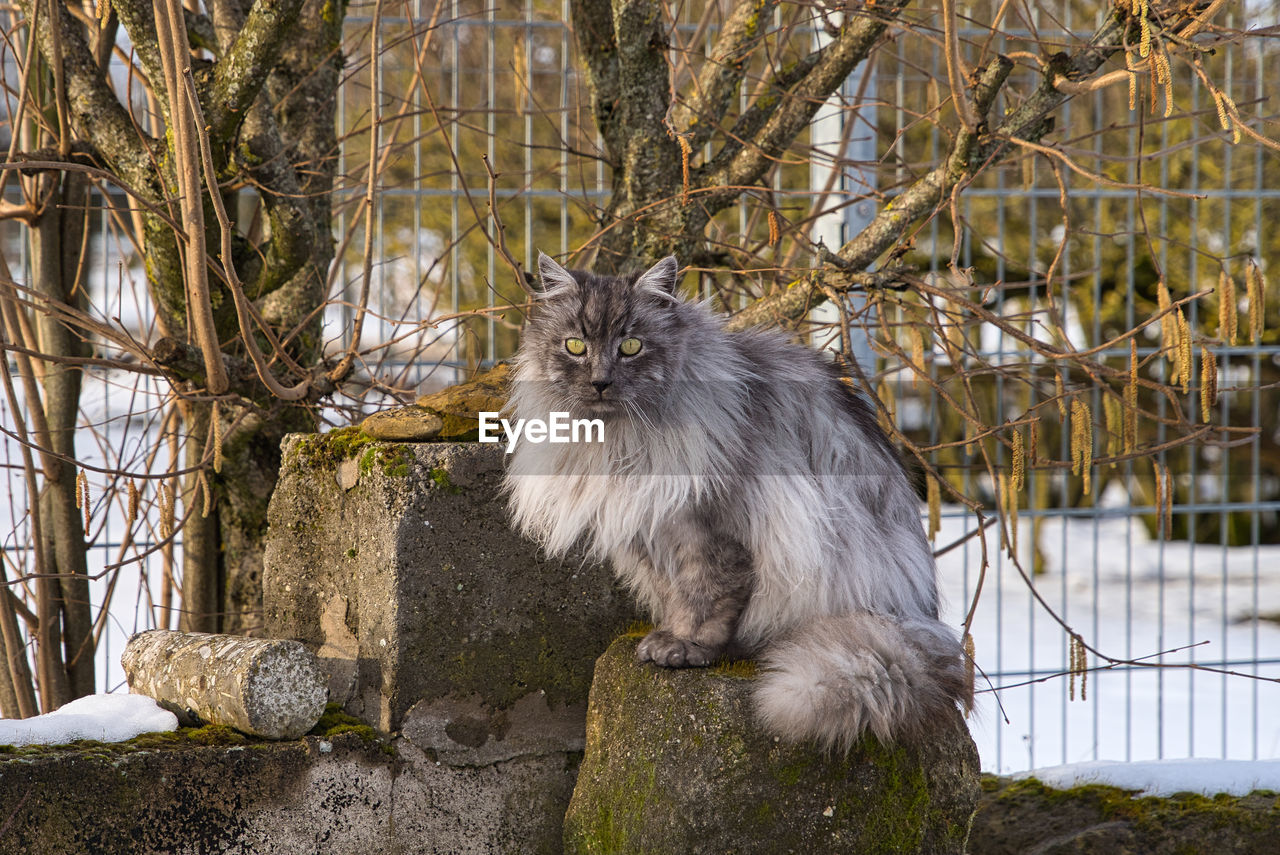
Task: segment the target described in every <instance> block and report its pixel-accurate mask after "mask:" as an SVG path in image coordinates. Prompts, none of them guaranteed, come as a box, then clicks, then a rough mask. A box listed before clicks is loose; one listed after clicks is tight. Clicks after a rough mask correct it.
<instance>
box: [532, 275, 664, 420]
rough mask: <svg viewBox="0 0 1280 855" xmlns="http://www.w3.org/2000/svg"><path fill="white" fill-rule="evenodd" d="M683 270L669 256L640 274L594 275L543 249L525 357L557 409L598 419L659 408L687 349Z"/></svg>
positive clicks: (642, 412)
mask: <svg viewBox="0 0 1280 855" xmlns="http://www.w3.org/2000/svg"><path fill="white" fill-rule="evenodd" d="M679 269H680V265H679V264H678V263H677V262H676V259H675V256H668V257H666V258H664V259H662V260H661V261H659V262H658V263H657V264H655V265H654V266H653V267H651V268H650V269H648V270H646V271H645V272H643V273H640V274H631V275H629V276H605V275H596V274H594V273H588V272H585V271H581V270H575V271H570V270H566V269H564V268H563V267H561V266H560V265H559V264H557V263H556V262H555V261H553V260H552V259H551V258H550V257H549V256H547V255H545V254H543V253H539V256H538V272H539V274H540V275H541V292H540V294H539V295H538V299H537V303H536V305H535V308H534V311H533V313H532V315H531V318H530V321H529V323H528V325H527V326H526V328H525V331H524V336H523V338H522V340H521V343H520V356H519V359H520V361H521V362H522V363H523V364H525V365H528V366H530V367H531V368H534V369H535V371H534V372H531V373H532V374H534V375H536V376H537V378H538V382H539V383H540V384H544V385H545V391H546V393H547V394H548V395H549V396H551V397H552V398H553V399H554V400H555V401H556V402H557V405H556V406H557V407H560V408H563V409H565V410H568V411H569V412H572V413H574V414H575V415H580V416H590V417H592V418H597V417H608V416H610V415H628V414H629V415H630V416H632V417H637V416H639V417H643V416H644V414H645V413H646V412H653V410H654V408H655V407H656V405H657V404H658V403H659V402H660V401H661V400H662V398H663V396H664V395H665V393H666V390H667V386H668V384H669V383H670V382H671V380H672V378H674V377H675V376H676V375H677V371H678V369H679V366H680V364H681V361H682V360H683V358H684V354H685V350H686V347H685V341H684V339H685V335H684V333H685V332H686V327H687V323H686V317H685V312H684V311H683V310H684V309H686V308H687V304H686V303H685V302H684V301H683V300H681V299H680V298H679V296H677V294H676V286H677V284H678V282H679V279H678V276H677V274H678V273H679Z"/></svg>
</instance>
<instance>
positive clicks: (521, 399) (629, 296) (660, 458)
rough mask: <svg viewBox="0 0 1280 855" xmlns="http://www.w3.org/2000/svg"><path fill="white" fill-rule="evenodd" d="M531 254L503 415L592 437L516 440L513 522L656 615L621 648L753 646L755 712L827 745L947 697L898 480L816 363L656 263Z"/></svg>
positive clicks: (867, 423) (899, 728)
mask: <svg viewBox="0 0 1280 855" xmlns="http://www.w3.org/2000/svg"><path fill="white" fill-rule="evenodd" d="M539 270H540V273H541V277H542V282H543V286H544V289H545V291H544V293H543V295H542V298H541V300H540V301H539V303H538V305H537V307H536V309H535V314H534V316H533V318H532V319H531V321H530V323H529V325H528V327H527V328H526V330H525V333H524V338H523V341H522V343H521V346H520V350H519V353H518V354H517V355H516V369H515V383H514V386H513V389H512V394H511V403H510V407H511V409H512V410H513V415H514V416H515V417H516V418H547V414H548V413H549V412H552V411H567V412H569V413H570V414H571V415H572V417H574V418H599V419H603V420H604V422H605V441H604V442H603V443H582V444H550V443H545V444H533V443H525V442H522V443H520V444H518V445H517V447H516V449H515V451H514V452H513V453H512V455H511V457H510V467H509V469H508V473H507V480H506V487H507V490H508V492H509V495H510V501H511V508H512V512H513V517H514V520H515V523H516V525H517V526H518V527H519V528H520V529H521V530H523V531H524V532H525V533H527V534H529V535H530V536H532V537H535V538H537V539H539V540H540V541H541V542H542V543H543V544H544V545H545V546H546V548H547V549H548V550H549V551H550V552H552V553H563V552H565V551H567V550H568V549H569V548H570V547H572V546H574V545H575V544H584V545H585V546H586V548H587V549H588V550H590V551H591V552H592V553H593V554H595V555H596V556H598V557H601V558H608V559H610V560H611V561H612V562H613V565H614V568H615V570H616V572H617V573H618V575H619V576H620V578H621V579H623V581H624V582H626V584H627V585H628V586H629V587H630V588H631V590H632V591H634V592H635V594H636V596H637V597H638V598H639V600H640V601H641V603H642V604H643V605H644V606H645V607H646V608H647V609H648V610H649V611H650V612H651V613H652V615H653V617H654V619H655V623H656V624H657V626H658V629H656V630H654V631H653V632H652V633H650V634H649V636H648V637H646V638H645V639H644V641H643V642H642V643H641V645H640V647H639V651H638V655H639V657H640V658H641V659H642V660H646V661H653V662H655V663H657V664H659V665H665V666H669V667H681V666H696V665H706V664H709V663H711V662H713V661H715V660H716V659H718V658H720V657H722V656H726V655H729V656H742V655H760V656H761V658H762V659H763V662H764V663H765V666H766V670H765V672H764V674H763V675H762V677H761V679H760V681H759V687H758V689H757V692H756V700H757V707H758V711H759V714H760V716H761V719H762V721H763V722H764V723H765V725H766V726H767V727H769V728H770V729H771V730H772V731H773V732H775V733H777V734H778V735H779V736H782V737H784V738H787V739H793V740H799V739H814V740H817V741H818V742H819V743H820V744H822V745H824V746H827V747H836V748H846V749H847V748H848V746H849V745H851V744H852V743H853V742H854V741H855V740H856V739H857V738H858V737H859V736H860V735H861V734H862V733H863V732H864V731H865V730H870V731H871V732H873V733H875V734H876V736H878V737H880V738H881V739H886V740H890V739H905V738H912V737H915V736H918V735H919V734H920V733H921V732H923V731H924V730H925V729H926V728H927V727H928V726H929V724H930V722H932V721H933V720H935V719H937V718H939V717H941V716H943V715H945V714H949V713H950V711H951V710H952V709H954V707H955V705H956V704H957V703H962V704H966V705H967V704H968V703H969V702H970V700H971V697H972V686H971V685H970V684H969V681H968V678H967V677H966V669H965V668H964V665H963V654H962V653H961V650H960V645H959V643H958V641H957V639H956V637H955V633H954V632H952V631H951V630H950V629H949V628H947V627H946V626H944V625H943V624H942V623H940V622H939V621H938V619H937V618H938V594H937V588H936V583H935V568H934V562H933V556H932V553H931V551H930V549H929V545H928V542H927V541H926V540H925V537H924V532H923V531H922V529H921V525H920V517H919V503H918V500H917V497H916V495H915V493H914V492H913V491H912V489H911V487H910V485H909V484H908V483H907V478H906V476H905V474H904V472H903V470H902V467H901V465H900V464H899V462H898V459H897V457H896V455H895V453H894V451H893V449H892V447H891V446H890V444H889V443H888V441H887V440H886V439H885V437H884V435H883V434H882V433H881V432H880V430H879V428H878V427H877V425H876V424H875V420H874V418H873V416H872V414H871V412H870V410H869V408H868V407H867V406H866V404H865V403H864V402H863V401H862V400H861V399H860V398H858V397H857V396H856V395H854V394H853V393H852V392H851V391H850V390H849V389H848V388H847V387H846V386H845V385H844V384H843V383H842V382H841V381H840V380H839V378H838V377H837V375H836V374H835V373H834V371H833V369H832V368H831V367H830V366H829V365H828V364H826V363H825V362H823V360H822V359H821V357H820V356H819V355H818V354H816V353H814V352H813V351H811V350H809V349H808V348H804V347H801V346H799V345H796V344H793V343H791V342H789V341H788V340H787V339H786V338H785V337H784V336H783V335H782V334H781V333H779V332H776V331H768V330H750V331H743V332H734V333H730V332H726V331H725V330H724V327H723V324H722V321H721V319H720V318H718V317H717V316H716V315H714V314H713V313H712V312H711V311H710V310H709V309H708V308H707V307H706V306H705V305H704V304H701V303H696V302H687V301H685V300H682V299H680V298H679V297H678V296H677V295H676V283H677V279H676V274H677V272H678V265H677V264H676V261H675V259H674V258H667V259H663V261H661V262H659V263H658V264H657V265H655V266H654V267H653V268H652V269H650V270H648V271H646V272H645V273H643V274H641V275H640V276H638V277H637V276H631V277H610V276H595V275H593V274H590V273H585V272H581V271H566V270H565V269H564V268H562V267H560V266H559V265H558V264H556V263H555V262H554V261H552V260H551V259H550V258H548V257H547V256H545V255H542V256H540V258H539ZM570 337H572V338H580V339H582V340H583V341H584V342H586V343H587V346H588V350H587V352H586V353H585V354H583V355H581V356H574V355H572V354H570V353H569V352H568V350H567V349H566V346H565V340H566V339H567V338H570ZM629 337H635V338H639V339H640V340H641V342H642V345H643V346H642V349H641V351H640V353H638V354H636V355H635V356H630V357H628V356H624V355H623V354H622V353H621V352H620V351H619V345H620V343H621V342H622V341H623V340H624V339H626V338H629Z"/></svg>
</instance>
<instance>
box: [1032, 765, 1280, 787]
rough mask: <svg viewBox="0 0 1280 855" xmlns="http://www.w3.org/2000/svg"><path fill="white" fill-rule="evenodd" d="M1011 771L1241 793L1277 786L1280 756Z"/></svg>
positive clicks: (1067, 781) (1057, 782)
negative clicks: (1273, 758) (1271, 758)
mask: <svg viewBox="0 0 1280 855" xmlns="http://www.w3.org/2000/svg"><path fill="white" fill-rule="evenodd" d="M1016 777H1019V778H1026V777H1035V778H1037V779H1039V780H1040V782H1041V783H1043V784H1047V785H1048V786H1050V787H1056V788H1058V789H1063V790H1066V789H1070V788H1071V787H1075V786H1079V785H1082V784H1107V785H1109V786H1112V787H1119V788H1120V789H1122V790H1136V791H1138V793H1139V794H1140V795H1144V796H1171V795H1174V794H1175V793H1200V794H1201V795H1206V796H1212V795H1216V794H1218V793H1230V794H1231V795H1233V796H1243V795H1247V794H1248V793H1251V792H1253V791H1254V790H1271V791H1273V792H1275V791H1280V760H1255V761H1250V760H1212V759H1209V758H1198V759H1191V760H1147V761H1143V762H1135V763H1122V762H1116V761H1110V760H1099V761H1095V762H1092V763H1071V764H1068V765H1066V766H1050V767H1048V768H1044V769H1036V770H1035V771H1034V772H1024V773H1022V774H1020V775H1017V776H1016Z"/></svg>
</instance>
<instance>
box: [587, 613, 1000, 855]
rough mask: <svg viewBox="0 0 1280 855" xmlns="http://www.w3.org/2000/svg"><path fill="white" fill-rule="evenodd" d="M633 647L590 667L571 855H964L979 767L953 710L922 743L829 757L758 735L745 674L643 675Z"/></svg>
mask: <svg viewBox="0 0 1280 855" xmlns="http://www.w3.org/2000/svg"><path fill="white" fill-rule="evenodd" d="M638 641H639V639H638V637H624V638H621V639H619V640H618V641H617V642H615V643H614V644H613V645H612V646H611V647H610V648H609V650H608V651H607V652H606V653H605V654H604V656H602V657H601V658H600V660H599V662H598V663H597V665H596V674H595V683H594V685H593V686H592V689H591V701H590V706H589V709H588V712H587V745H586V754H585V756H584V758H583V762H582V768H581V770H580V773H579V777H578V784H577V787H576V789H575V790H574V793H573V799H572V801H571V803H570V806H569V812H568V814H567V816H566V817H565V852H566V853H572V854H573V855H579V853H581V855H586V853H611V855H621V853H646V855H694V853H725V852H732V853H744V855H745V853H770V855H782V853H814V852H859V853H861V852H865V853H938V855H942V854H943V853H948V855H950V853H955V855H960V853H963V852H964V851H965V848H964V847H965V840H966V837H967V836H968V833H969V823H970V820H971V818H972V816H973V812H974V808H975V806H976V804H977V800H978V794H979V786H978V768H979V767H978V752H977V748H976V747H975V746H974V744H973V740H972V739H971V738H970V736H969V731H968V729H967V727H966V726H965V723H964V720H963V718H962V717H961V716H960V714H959V713H958V712H957V713H956V716H955V719H954V721H953V722H952V723H951V724H950V726H948V727H946V728H944V729H942V730H940V731H939V732H938V733H937V734H936V735H935V736H934V738H931V739H929V740H928V741H927V743H926V744H922V745H914V746H896V747H886V746H882V745H880V744H878V743H877V742H875V741H874V740H873V739H870V738H867V739H864V740H863V741H862V742H861V743H859V744H858V745H857V746H855V747H854V748H853V750H851V751H850V752H849V753H848V755H847V756H829V755H827V754H824V753H823V752H821V751H820V750H818V749H817V748H815V747H813V746H811V745H785V744H782V743H779V742H777V741H776V740H775V739H774V738H773V737H771V736H769V735H768V734H766V733H765V732H764V731H762V730H761V729H760V727H759V726H758V724H757V723H756V722H755V721H754V719H753V715H752V706H751V698H750V691H751V687H752V682H753V673H752V668H751V667H750V666H749V665H746V664H735V665H730V666H721V667H717V668H710V669H687V670H663V669H659V668H657V667H655V666H653V665H643V666H642V665H639V664H637V663H636V661H635V648H636V644H637V643H638Z"/></svg>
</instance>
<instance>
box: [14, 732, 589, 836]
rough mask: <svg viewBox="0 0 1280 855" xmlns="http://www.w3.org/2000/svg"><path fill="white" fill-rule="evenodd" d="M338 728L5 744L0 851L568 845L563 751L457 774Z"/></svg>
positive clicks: (458, 768) (403, 747) (572, 766)
mask: <svg viewBox="0 0 1280 855" xmlns="http://www.w3.org/2000/svg"><path fill="white" fill-rule="evenodd" d="M335 731H336V732H334V733H332V734H329V735H316V736H308V737H305V738H303V739H300V740H294V741H289V742H264V741H260V740H248V739H246V738H244V737H242V736H240V735H238V734H236V733H234V732H233V731H230V730H229V729H227V728H219V727H209V728H202V729H200V730H195V731H192V730H186V729H184V730H182V731H179V732H177V733H174V734H151V735H148V736H144V737H140V738H138V739H137V740H133V741H132V742H130V743H124V744H120V745H101V744H83V743H82V744H81V745H80V746H79V747H73V748H61V749H20V750H16V751H7V752H6V751H0V827H2V829H3V830H0V855H147V853H166V855H168V853H172V855H204V853H209V852H218V853H227V855H311V853H319V852H323V853H326V855H401V853H458V854H459V855H472V853H475V855H490V853H525V852H528V853H539V854H540V855H541V854H542V853H546V855H550V853H558V852H560V851H561V843H560V818H561V814H562V813H563V805H564V804H565V803H567V801H568V799H569V794H570V792H571V791H572V789H573V781H574V772H575V770H576V763H566V760H565V755H564V753H563V752H548V753H543V754H515V755H512V756H508V757H506V758H504V759H501V760H493V761H492V762H487V763H476V764H473V765H460V764H457V763H453V764H450V763H442V762H439V761H438V760H437V758H436V757H435V756H433V755H432V754H431V753H430V752H428V751H423V750H422V749H420V748H419V747H417V746H416V745H414V744H413V743H411V742H409V741H407V740H404V739H395V740H379V739H376V738H374V736H373V733H372V731H371V730H370V729H369V728H367V727H364V728H361V727H351V726H350V725H340V726H338V727H337V728H335ZM343 731H346V732H343Z"/></svg>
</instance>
